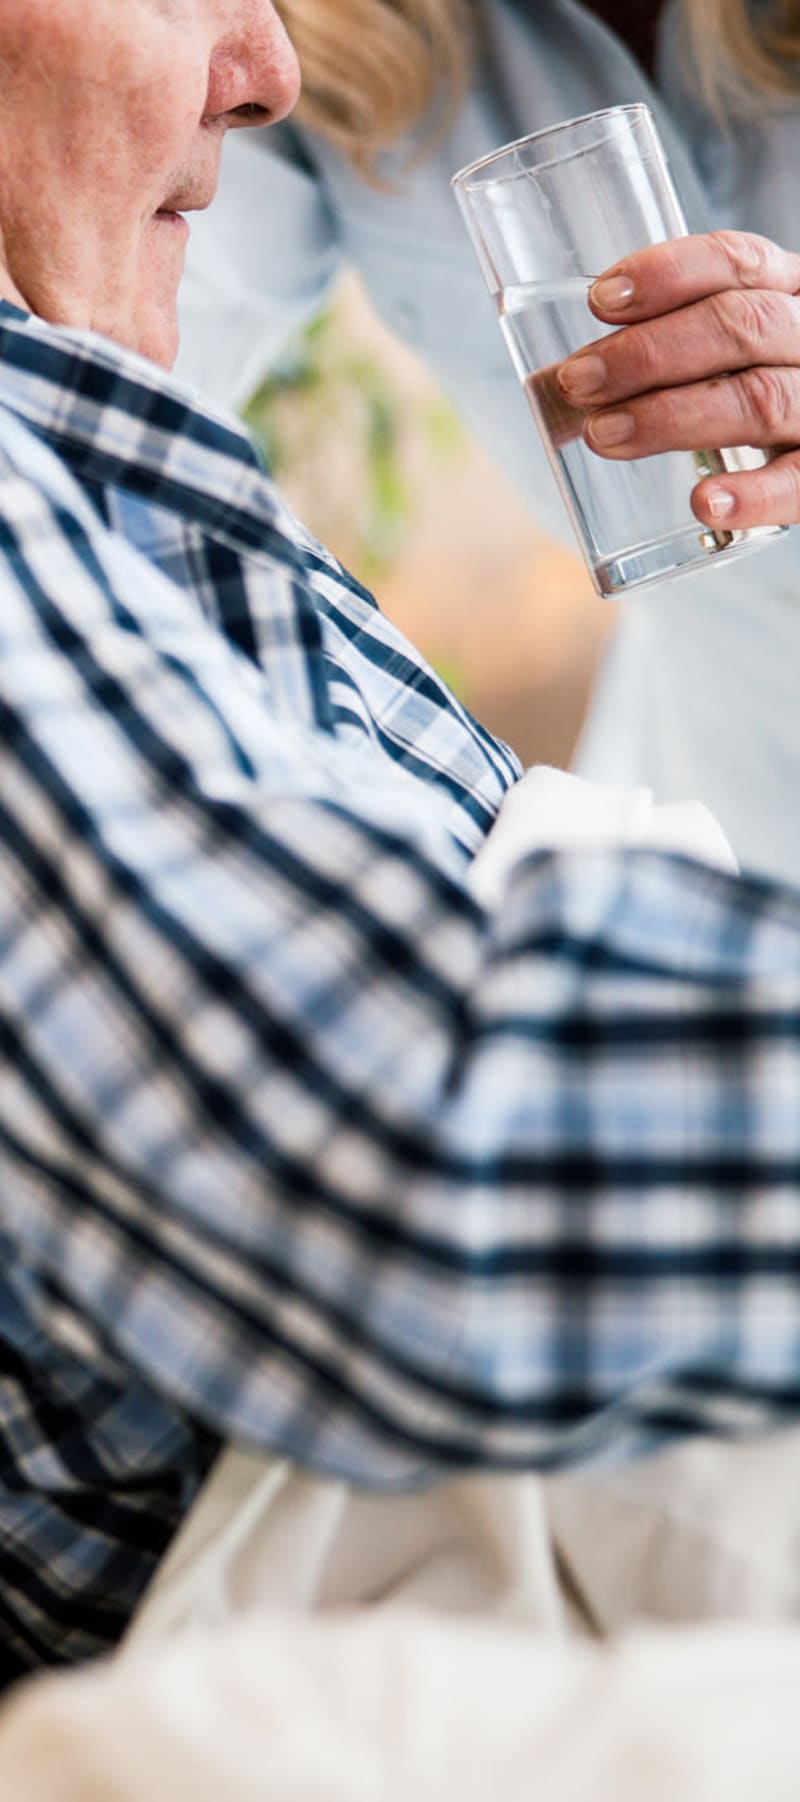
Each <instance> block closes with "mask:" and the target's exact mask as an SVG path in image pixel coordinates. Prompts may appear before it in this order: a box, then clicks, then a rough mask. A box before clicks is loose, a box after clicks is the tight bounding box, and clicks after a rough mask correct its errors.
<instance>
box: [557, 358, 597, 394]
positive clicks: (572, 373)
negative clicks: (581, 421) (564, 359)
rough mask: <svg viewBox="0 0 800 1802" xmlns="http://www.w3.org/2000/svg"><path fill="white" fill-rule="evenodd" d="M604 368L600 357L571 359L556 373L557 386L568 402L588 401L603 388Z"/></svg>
mask: <svg viewBox="0 0 800 1802" xmlns="http://www.w3.org/2000/svg"><path fill="white" fill-rule="evenodd" d="M605 381H606V366H605V363H604V362H603V359H602V357H595V356H578V357H571V358H570V360H569V362H568V363H564V364H563V365H562V367H561V369H559V372H558V385H559V388H561V389H563V391H564V393H565V394H566V395H567V396H568V398H569V399H570V400H588V399H589V396H590V394H600V393H601V391H602V389H603V388H604V387H605Z"/></svg>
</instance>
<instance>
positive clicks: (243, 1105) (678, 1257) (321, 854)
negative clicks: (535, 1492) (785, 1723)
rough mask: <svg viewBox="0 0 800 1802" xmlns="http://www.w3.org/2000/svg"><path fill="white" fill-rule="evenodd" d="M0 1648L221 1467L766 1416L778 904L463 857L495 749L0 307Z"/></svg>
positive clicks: (95, 1594) (794, 1228)
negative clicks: (254, 1459) (497, 885)
mask: <svg viewBox="0 0 800 1802" xmlns="http://www.w3.org/2000/svg"><path fill="white" fill-rule="evenodd" d="M0 401H2V402H3V403H4V406H3V407H2V409H0V638H1V639H2V655H1V656H0V745H1V746H2V751H1V753H0V859H1V860H2V863H1V868H2V880H1V881H0V1037H1V1040H2V1060H3V1061H2V1079H1V1080H0V1238H1V1240H2V1248H3V1253H4V1256H3V1266H2V1276H0V1343H1V1344H2V1372H1V1373H0V1456H1V1457H2V1464H1V1465H0V1642H2V1646H3V1650H2V1652H0V1660H1V1661H2V1670H3V1675H4V1676H5V1677H7V1678H10V1677H11V1676H13V1675H16V1674H18V1673H20V1672H22V1671H24V1670H27V1669H29V1668H33V1667H35V1666H37V1665H40V1664H44V1663H59V1662H67V1661H70V1660H73V1659H76V1658H79V1657H82V1656H86V1655H88V1654H91V1653H93V1652H95V1651H98V1650H101V1649H102V1648H104V1647H106V1646H108V1645H110V1644H113V1643H114V1641H115V1640H116V1639H117V1638H118V1637H119V1634H120V1632H121V1631H122V1628H123V1626H124V1624H125V1621H126V1619H127V1618H128V1616H129V1615H130V1612H131V1610H132V1608H133V1606H134V1605H135V1602H136V1599H137V1597H138V1596H139V1594H140V1593H141V1591H142V1589H143V1587H144V1585H145V1583H146V1582H147V1580H148V1578H149V1576H150V1575H151V1573H152V1570H153V1567H154V1563H155V1561H156V1559H157V1558H158V1557H159V1555H160V1553H161V1552H162V1550H163V1548H164V1546H165V1545H166V1544H167V1542H168V1540H169V1538H170V1535H171V1533H172V1532H173V1530H174V1528H175V1526H176V1524H177V1522H178V1521H179V1520H180V1518H181V1516H182V1515H183V1513H184V1512H185V1510H186V1508H187V1506H188V1505H189V1502H190V1501H191V1499H192V1496H193V1495H194V1493H195V1492H196V1489H197V1486H198V1483H199V1482H200V1480H201V1478H202V1476H203V1474H204V1472H205V1470H206V1469H207V1468H208V1465H209V1462H210V1460H211V1458H212V1457H213V1455H214V1453H215V1450H216V1448H217V1446H218V1445H219V1443H220V1440H222V1439H224V1438H233V1439H237V1440H239V1441H241V1442H245V1443H247V1444H250V1445H253V1446H260V1447H263V1448H265V1449H266V1448H275V1449H277V1450H279V1451H280V1452H281V1453H284V1454H287V1455H288V1456H290V1457H292V1458H296V1459H298V1460H301V1461H303V1462H306V1463H308V1464H309V1465H311V1466H313V1467H315V1468H316V1469H317V1470H320V1471H326V1472H330V1473H339V1474H341V1475H344V1476H345V1477H347V1478H349V1479H352V1480H353V1481H354V1482H356V1483H359V1484H369V1485H374V1486H376V1487H385V1488H391V1487H410V1486H413V1485H415V1484H418V1483H420V1482H424V1481H426V1480H429V1479H430V1478H432V1477H435V1476H436V1474H437V1473H440V1472H444V1471H451V1470H453V1469H454V1468H457V1467H469V1466H475V1465H476V1464H486V1465H492V1466H495V1467H498V1468H505V1469H509V1470H512V1469H519V1468H523V1467H537V1468H539V1469H548V1468H552V1467H555V1466H558V1465H565V1464H568V1463H571V1462H575V1461H579V1460H580V1461H584V1462H588V1461H589V1460H592V1459H605V1460H609V1459H611V1458H617V1459H620V1458H622V1457H628V1456H631V1455H632V1454H634V1453H635V1452H641V1451H643V1450H646V1449H649V1448H652V1447H655V1446H657V1445H660V1444H663V1443H665V1442H667V1441H669V1440H670V1439H672V1438H674V1437H676V1436H678V1435H681V1434H687V1433H695V1432H699V1431H712V1432H738V1431H745V1430H749V1429H753V1428H763V1427H765V1426H767V1425H768V1424H770V1423H771V1422H777V1421H785V1420H787V1419H794V1418H796V1417H797V1416H798V1415H800V899H799V898H796V897H795V896H794V895H793V894H790V893H787V892H780V891H776V890H772V889H770V888H768V887H767V886H766V885H763V884H759V883H756V882H751V881H747V880H742V881H735V880H732V879H730V878H728V877H727V876H725V875H722V874H720V873H719V872H716V871H712V870H710V869H708V868H705V867H704V866H701V865H699V864H693V863H691V862H689V861H686V860H682V859H679V858H668V857H661V856H657V855H655V854H652V853H632V854H623V853H620V854H611V853H608V854H603V855H601V854H591V855H581V856H578V855H575V856H567V855H561V856H547V855H538V856H535V857H531V858H529V859H527V860H526V861H525V862H523V863H521V864H520V866H519V868H518V870H517V872H516V874H515V876H514V879H513V881H512V884H511V887H510V889H509V892H508V895H507V897H506V900H505V901H504V903H503V905H502V906H501V907H500V908H499V909H498V911H497V912H496V913H495V914H491V915H490V914H487V913H485V912H484V911H483V910H482V909H481V908H480V907H479V906H478V905H477V903H476V902H475V901H474V900H473V899H472V897H471V895H470V893H469V891H468V888H467V886H466V881H465V871H466V868H467V865H468V861H469V858H470V856H471V854H472V853H473V851H474V849H475V847H476V846H478V845H479V844H480V843H481V841H482V838H483V835H484V833H485V831H486V829H487V827H488V826H489V824H490V823H491V821H492V819H493V817H494V814H495V812H496V810H497V807H498V804H499V802H500V800H501V798H502V795H503V793H504V791H505V789H506V788H507V786H508V785H509V784H510V783H511V782H512V781H513V780H514V779H515V777H516V774H517V765H516V762H515V760H514V758H513V757H512V755H511V754H510V752H509V751H508V750H507V749H506V748H505V747H504V746H503V745H501V744H498V743H496V742H495V741H494V740H492V739H491V738H490V737H489V735H488V734H486V733H485V732H483V731H482V730H481V729H480V728H479V727H478V726H477V725H476V724H475V723H474V721H472V720H471V719H470V718H469V716H468V715H467V714H466V713H465V711H464V710H463V708H461V707H460V706H459V704H458V703H457V702H456V701H455V700H454V699H453V698H452V696H450V695H449V694H448V692H447V690H446V689H445V688H444V687H443V685H442V683H441V682H440V681H439V680H438V678H437V677H436V676H435V675H434V673H433V672H432V671H431V670H430V669H429V668H428V667H427V666H426V665H425V663H424V662H423V661H422V659H421V658H420V657H419V656H418V655H417V654H416V652H415V651H414V650H413V649H412V648H411V647H410V646H409V645H408V644H407V643H406V642H405V641H404V640H403V639H402V637H401V636H400V635H399V634H398V633H397V632H396V631H395V630H394V628H393V627H391V626H390V625H389V624H387V622H386V621H385V620H384V619H383V618H382V617H381V616H380V614H379V613H378V612H377V610H376V608H375V606H374V604H373V602H372V601H371V600H370V599H369V597H368V596H367V595H365V594H364V593H363V592H362V591H361V589H360V588H359V587H358V586H357V584H355V583H354V582H352V581H350V580H349V579H348V578H347V577H346V576H345V575H344V573H343V572H342V571H341V569H340V568H339V567H338V565H337V564H336V563H335V562H334V561H333V560H332V559H331V558H330V557H329V556H327V555H326V554H325V553H324V552H323V551H322V550H321V548H320V547H319V546H318V545H317V544H315V543H314V541H313V540H312V539H310V538H309V537H308V535H307V534H305V533H304V532H303V531H302V529H301V528H300V527H299V526H298V525H297V523H296V521H295V520H294V519H293V518H292V517H291V516H290V515H289V513H288V512H287V511H286V509H285V508H284V507H283V505H282V504H281V502H280V500H279V499H278V497H277V495H276V493H275V490H274V488H273V487H272V485H271V483H270V481H269V480H268V479H267V477H266V476H265V475H264V473H263V471H262V470H261V468H260V466H259V464H258V460H257V458H256V456H255V453H254V452H253V451H252V449H251V447H250V445H249V442H248V440H247V439H246V437H245V436H244V435H243V434H242V433H241V432H240V431H239V430H238V428H237V427H236V426H235V424H234V423H233V422H232V421H230V420H227V419H216V418H214V417H212V416H210V415H207V414H205V413H204V412H202V411H200V410H199V409H198V408H197V407H196V406H195V405H194V404H193V402H192V399H191V397H190V396H189V395H188V394H187V393H186V392H185V391H184V390H183V389H182V388H181V387H180V386H179V385H178V384H177V383H173V382H170V381H169V380H167V379H164V378H162V377H161V376H160V374H159V373H158V372H157V371H155V370H153V369H151V368H150V367H149V366H148V365H145V364H143V363H140V362H139V361H138V360H137V359H136V358H134V357H131V356H128V355H126V354H124V353H123V352H118V351H116V350H114V349H113V348H112V347H111V346H109V345H106V344H104V343H101V342H99V341H97V340H93V339H90V338H83V337H80V336H79V335H77V334H70V333H63V332H58V331H55V330H52V329H50V328H48V327H45V326H43V325H41V324H40V323H39V322H33V321H30V320H26V319H25V318H24V317H23V316H18V315H14V314H13V313H11V312H10V311H9V310H8V309H5V311H4V312H3V315H2V318H0Z"/></svg>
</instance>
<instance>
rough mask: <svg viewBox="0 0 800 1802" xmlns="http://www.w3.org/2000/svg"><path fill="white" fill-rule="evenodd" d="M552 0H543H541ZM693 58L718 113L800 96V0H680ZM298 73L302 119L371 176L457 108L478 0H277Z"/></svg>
mask: <svg viewBox="0 0 800 1802" xmlns="http://www.w3.org/2000/svg"><path fill="white" fill-rule="evenodd" d="M537 3H538V4H539V5H545V4H546V0H537ZM681 4H682V7H683V17H684V35H685V39H686V48H687V51H688V52H689V59H690V62H691V66H692V68H693V70H694V71H695V72H696V78H697V81H698V84H699V86H700V87H701V88H702V90H703V92H704V93H705V95H706V97H707V99H708V100H709V101H710V102H711V104H712V105H713V106H714V107H715V109H716V110H717V111H718V112H721V111H727V112H728V113H729V114H730V113H731V112H732V111H733V112H737V111H741V112H742V113H746V112H747V111H748V110H752V108H753V106H754V105H758V103H759V99H761V102H762V104H763V97H764V96H765V95H771V96H773V97H780V96H781V95H783V96H786V97H788V96H790V95H792V94H795V95H798V96H800V0H773V3H772V4H766V5H764V4H761V3H760V0H757V3H755V4H754V0H681ZM278 10H279V12H280V13H281V16H282V17H283V19H284V22H285V24H286V26H287V28H288V30H289V33H290V35H291V36H292V38H293V39H294V43H295V46H296V48H297V51H298V54H299V57H300V63H301V67H302V70H303V96H302V99H301V102H300V106H299V107H298V111H297V117H298V119H299V120H300V121H301V122H302V123H304V124H306V125H308V126H310V127H311V128H312V129H313V130H315V131H317V132H319V133H320V134H321V136H322V137H324V138H326V139H327V140H328V142H329V143H332V144H335V145H337V146H338V148H339V149H340V150H341V151H343V152H344V154H345V155H346V156H347V157H348V158H349V160H350V161H351V162H352V163H353V164H354V165H355V166H356V168H358V169H360V170H361V172H362V173H364V174H368V175H369V174H373V175H374V174H375V169H376V159H377V157H378V156H379V154H380V152H381V151H382V150H385V149H387V148H388V147H389V146H390V145H392V144H396V143H397V142H399V140H400V139H402V138H405V137H406V135H407V134H408V133H409V132H416V133H417V136H418V142H419V146H420V148H421V149H424V148H425V146H426V144H427V143H429V142H431V141H432V140H434V139H435V137H436V134H437V131H440V130H441V129H442V126H443V124H444V123H445V122H446V120H447V118H449V117H450V116H451V115H452V112H453V110H454V109H455V108H456V107H457V106H458V104H459V101H460V100H461V97H462V95H463V93H464V91H465V88H466V85H467V82H468V80H469V75H470V70H471V66H472V62H473V58H474V57H475V56H476V54H477V52H476V42H477V31H476V23H477V19H478V9H477V7H476V5H475V0H278Z"/></svg>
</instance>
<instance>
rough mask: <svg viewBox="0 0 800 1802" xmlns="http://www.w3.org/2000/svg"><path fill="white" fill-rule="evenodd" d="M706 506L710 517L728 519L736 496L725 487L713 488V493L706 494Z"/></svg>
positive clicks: (734, 504)
mask: <svg viewBox="0 0 800 1802" xmlns="http://www.w3.org/2000/svg"><path fill="white" fill-rule="evenodd" d="M706 506H707V507H708V511H709V513H710V514H711V518H712V519H728V518H729V517H730V515H731V513H732V512H733V510H734V507H735V506H736V496H735V495H734V494H730V493H729V492H728V490H727V488H715V489H714V492H713V494H707V495H706Z"/></svg>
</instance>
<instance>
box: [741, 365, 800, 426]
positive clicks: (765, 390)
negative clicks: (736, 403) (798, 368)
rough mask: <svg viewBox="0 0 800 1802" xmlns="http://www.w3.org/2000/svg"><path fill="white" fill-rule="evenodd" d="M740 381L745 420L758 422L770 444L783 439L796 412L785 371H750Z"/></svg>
mask: <svg viewBox="0 0 800 1802" xmlns="http://www.w3.org/2000/svg"><path fill="white" fill-rule="evenodd" d="M740 381H741V390H742V395H743V400H744V407H743V412H744V415H745V419H746V420H749V421H751V422H752V420H753V419H755V420H756V422H757V424H758V425H759V427H760V429H761V431H762V432H763V433H764V435H765V436H766V437H767V439H768V440H770V439H776V438H780V437H781V435H782V433H783V432H784V429H785V427H786V426H787V425H788V424H789V423H790V421H791V419H792V416H793V414H794V412H795V406H794V396H793V394H792V392H791V387H790V383H789V381H788V379H787V372H786V370H783V369H748V370H747V371H746V372H745V374H744V375H743V376H741V378H740Z"/></svg>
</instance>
